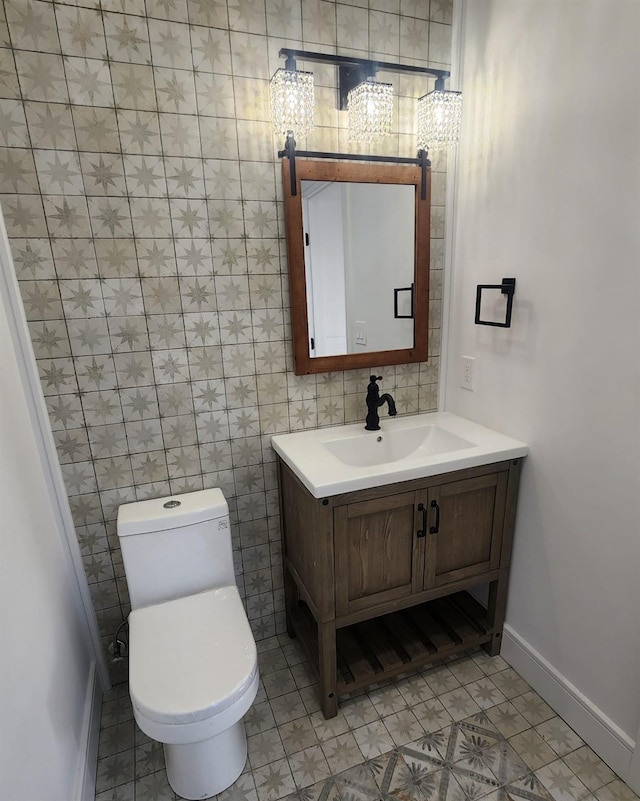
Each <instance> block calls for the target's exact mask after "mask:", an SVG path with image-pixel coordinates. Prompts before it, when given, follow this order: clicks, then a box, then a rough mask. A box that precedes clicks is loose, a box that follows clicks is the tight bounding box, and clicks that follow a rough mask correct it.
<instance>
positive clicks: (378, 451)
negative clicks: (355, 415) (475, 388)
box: [271, 412, 528, 498]
mask: <svg viewBox="0 0 640 801" xmlns="http://www.w3.org/2000/svg"><path fill="white" fill-rule="evenodd" d="M271 444H272V446H273V448H274V450H275V451H276V453H277V454H278V455H279V456H280V457H281V458H282V460H283V461H284V462H285V463H286V464H287V465H288V466H289V467H290V468H291V470H293V472H294V473H295V474H296V476H297V477H298V478H299V479H300V481H301V482H302V483H303V484H304V486H305V487H306V488H307V489H308V490H309V492H311V494H312V495H313V496H314V497H316V498H324V497H327V496H330V495H338V494H340V493H343V492H353V491H355V490H361V489H370V488H372V487H377V486H380V485H384V484H393V483H395V482H398V481H407V480H409V479H413V478H421V477H424V476H432V475H438V474H440V473H449V472H453V471H454V470H461V469H463V468H466V467H477V466H479V465H482V464H489V463H492V462H499V461H503V460H505V459H514V458H518V457H521V456H526V455H527V453H528V447H527V446H526V445H525V444H524V443H523V442H519V441H518V440H515V439H512V438H511V437H507V436H505V435H504V434H500V433H499V432H497V431H493V430H492V429H490V428H485V427H484V426H480V425H478V424H477V423H473V422H472V421H471V420H466V419H465V418H464V417H458V416H457V415H455V414H451V413H449V412H432V413H430V414H417V415H411V416H407V417H402V416H401V417H394V418H391V417H383V418H381V420H380V430H379V431H365V428H364V422H363V423H355V424H353V425H347V426H336V427H334V428H318V429H313V430H310V431H299V432H296V433H293V434H278V435H276V436H273V437H272V438H271Z"/></svg>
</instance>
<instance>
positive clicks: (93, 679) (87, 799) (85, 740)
mask: <svg viewBox="0 0 640 801" xmlns="http://www.w3.org/2000/svg"><path fill="white" fill-rule="evenodd" d="M101 711H102V688H101V687H100V682H99V681H98V671H97V670H96V663H95V662H92V663H91V667H90V668H89V678H88V680H87V692H86V695H85V701H84V715H83V718H82V732H81V734H80V743H79V746H78V762H77V766H76V786H75V793H74V794H73V798H74V801H93V799H94V797H95V793H96V773H97V769H98V740H99V739H100V714H101Z"/></svg>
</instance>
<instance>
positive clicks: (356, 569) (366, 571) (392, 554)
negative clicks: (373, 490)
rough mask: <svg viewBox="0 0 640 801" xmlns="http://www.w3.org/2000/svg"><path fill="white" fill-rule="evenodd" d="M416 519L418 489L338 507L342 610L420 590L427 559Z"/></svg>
mask: <svg viewBox="0 0 640 801" xmlns="http://www.w3.org/2000/svg"><path fill="white" fill-rule="evenodd" d="M416 520H417V513H416V511H415V495H414V493H413V492H405V493H401V494H399V495H391V496H389V497H386V498H377V499H375V500H371V501H363V502H361V503H351V504H348V505H347V506H341V507H338V508H337V509H336V510H335V511H334V548H335V576H336V615H346V614H349V613H350V612H357V611H359V610H362V609H366V608H368V607H372V606H375V605H376V604H381V603H385V602H386V601H393V600H396V599H398V598H405V597H407V596H409V595H411V594H412V593H414V592H418V591H419V590H420V588H421V587H422V575H421V574H420V575H418V572H420V573H421V568H422V564H423V562H422V560H421V559H419V558H418V557H417V553H418V548H419V543H420V542H421V540H419V539H417V537H416V532H417V528H418V525H416ZM418 522H419V521H418Z"/></svg>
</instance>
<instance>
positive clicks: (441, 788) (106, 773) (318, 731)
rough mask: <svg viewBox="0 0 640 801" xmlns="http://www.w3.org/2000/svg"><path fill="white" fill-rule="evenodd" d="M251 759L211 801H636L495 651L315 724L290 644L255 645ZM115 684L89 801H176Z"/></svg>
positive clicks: (307, 678)
mask: <svg viewBox="0 0 640 801" xmlns="http://www.w3.org/2000/svg"><path fill="white" fill-rule="evenodd" d="M258 650H259V653H260V670H261V676H262V680H261V686H260V690H259V692H258V697H257V698H256V701H255V703H254V705H253V707H252V708H251V710H250V711H249V713H248V714H247V716H246V718H245V724H246V728H247V735H248V742H249V758H248V760H247V765H246V767H245V770H244V773H243V774H242V776H240V778H239V779H238V781H237V782H236V783H235V784H234V785H233V786H232V787H230V788H229V789H228V790H226V791H225V792H224V793H221V794H220V795H219V796H218V797H217V801H278V799H286V801H476V800H477V799H483V801H521V800H523V799H526V801H578V800H580V801H637V799H638V796H636V795H635V793H633V792H632V791H631V790H630V789H629V788H628V787H627V786H626V785H625V784H624V783H623V782H622V781H620V779H618V778H617V776H616V775H615V773H613V772H612V771H611V770H610V769H609V768H608V767H607V766H606V765H605V764H604V763H603V762H602V761H601V760H600V759H599V758H598V757H597V756H596V755H595V754H594V753H593V751H592V750H591V749H590V748H589V747H588V746H586V745H585V744H584V743H583V742H582V740H581V739H580V738H579V737H578V735H577V734H576V733H575V732H574V731H573V730H572V729H571V728H569V726H567V724H566V723H565V722H564V721H563V720H562V719H561V718H559V717H558V716H557V715H556V714H555V712H554V711H553V709H551V708H550V707H549V706H547V704H546V703H545V702H544V701H543V700H542V699H541V698H540V696H538V695H537V694H536V693H535V692H534V691H533V690H532V689H531V688H530V687H529V686H528V685H527V684H526V682H524V681H523V680H522V679H521V678H520V677H519V676H518V674H517V673H516V672H515V671H514V670H512V669H511V668H510V667H509V666H508V665H507V663H506V662H505V661H504V660H503V659H502V658H501V657H494V658H490V657H488V656H487V655H486V654H485V653H484V652H483V651H475V652H473V653H470V654H468V655H466V656H464V657H462V658H458V659H456V660H451V661H448V662H446V663H439V664H437V665H435V666H430V667H427V668H425V669H423V670H422V671H421V672H420V673H413V674H411V675H407V676H404V677H400V678H398V679H396V680H395V681H390V682H386V683H384V684H383V685H376V686H375V687H372V688H370V689H369V690H368V691H367V692H362V693H361V694H359V695H357V696H355V697H353V698H349V699H347V700H343V701H342V703H341V705H340V711H339V713H338V716H337V717H335V718H334V719H332V720H325V719H324V717H323V716H322V713H321V712H320V710H319V704H318V701H317V694H316V689H317V687H316V685H315V683H314V676H313V673H312V672H311V670H310V668H309V664H308V663H307V662H305V661H304V656H303V655H302V653H301V651H300V649H299V647H298V645H297V643H296V642H295V641H293V640H290V639H289V638H288V637H286V636H284V637H273V638H271V639H269V640H263V641H261V642H259V643H258ZM178 798H179V797H178V796H176V795H175V793H174V792H173V791H172V790H171V788H170V787H169V784H168V783H167V779H166V774H165V772H164V756H163V752H162V746H161V745H160V744H159V743H156V742H152V741H150V740H149V738H148V737H146V736H145V735H144V734H142V732H141V731H140V730H139V729H138V728H137V727H136V725H135V722H134V720H133V713H132V710H131V704H130V702H129V696H128V692H127V687H126V685H119V686H117V687H115V688H114V689H112V690H110V691H109V692H108V693H106V694H105V697H104V701H103V706H102V728H101V734H100V749H99V761H98V777H97V788H96V801H176V799H178Z"/></svg>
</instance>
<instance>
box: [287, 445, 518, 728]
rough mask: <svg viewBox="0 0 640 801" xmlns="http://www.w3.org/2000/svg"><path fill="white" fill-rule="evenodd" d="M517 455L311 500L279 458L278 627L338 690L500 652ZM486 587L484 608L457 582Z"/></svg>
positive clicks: (325, 690)
mask: <svg viewBox="0 0 640 801" xmlns="http://www.w3.org/2000/svg"><path fill="white" fill-rule="evenodd" d="M521 462H522V460H521V459H516V460H512V461H505V462H498V463H495V464H490V465H483V466H481V467H476V468H471V469H467V470H460V471H457V472H453V473H447V474H443V475H440V476H432V477H430V478H424V479H416V480H413V481H407V482H402V483H399V484H391V485H387V486H383V487H378V488H375V489H369V490H360V491H357V492H351V493H345V494H342V495H335V496H333V497H329V498H324V499H317V498H314V497H313V496H312V495H311V493H310V492H309V491H308V490H307V489H306V488H305V487H304V486H303V485H302V483H301V482H300V481H299V480H298V478H297V477H296V476H295V475H294V473H293V472H292V471H291V470H290V469H289V468H288V466H287V465H286V464H285V463H284V462H283V461H282V460H280V459H278V473H279V486H280V504H281V515H282V530H283V550H284V573H285V596H286V614H287V630H288V632H289V634H291V635H292V636H299V637H300V638H301V640H302V642H303V644H304V646H305V647H306V649H307V651H308V653H309V656H310V659H311V661H312V663H313V664H314V665H315V666H316V667H317V669H318V673H319V677H320V692H321V705H322V710H323V713H324V715H325V717H332V716H333V715H335V714H336V712H337V699H338V697H339V696H340V695H342V694H345V693H348V692H352V691H353V690H356V689H359V688H361V687H364V686H366V685H367V684H371V683H373V682H377V681H380V680H381V679H383V678H388V677H390V676H393V675H396V674H398V673H403V672H406V671H407V670H410V669H411V667H412V666H416V667H417V666H420V665H422V664H425V663H427V662H430V661H435V660H437V659H441V658H443V657H445V656H448V655H451V654H454V653H456V652H458V651H463V650H465V649H467V648H470V647H473V646H478V645H482V646H483V647H485V649H486V650H487V651H488V652H489V653H490V654H492V655H495V654H497V653H498V652H499V650H500V640H501V635H502V625H503V621H504V607H505V603H506V593H507V582H508V572H509V562H510V555H511V541H512V537H513V526H514V518H515V508H516V499H517V492H518V483H519V476H520V467H521ZM480 585H488V604H487V607H486V608H485V606H483V605H482V604H480V603H479V602H478V600H476V598H475V597H474V596H473V595H472V594H470V593H469V592H468V590H470V589H473V588H474V587H479V586H480Z"/></svg>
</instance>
